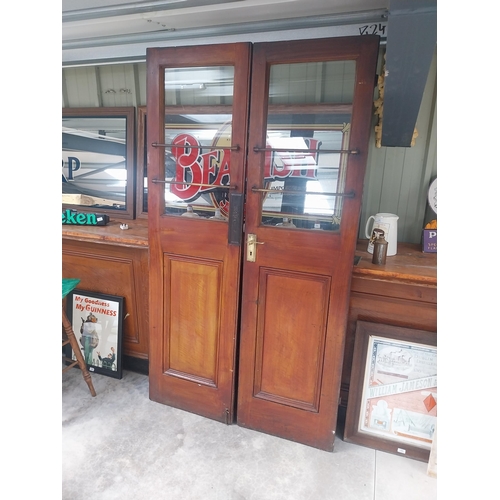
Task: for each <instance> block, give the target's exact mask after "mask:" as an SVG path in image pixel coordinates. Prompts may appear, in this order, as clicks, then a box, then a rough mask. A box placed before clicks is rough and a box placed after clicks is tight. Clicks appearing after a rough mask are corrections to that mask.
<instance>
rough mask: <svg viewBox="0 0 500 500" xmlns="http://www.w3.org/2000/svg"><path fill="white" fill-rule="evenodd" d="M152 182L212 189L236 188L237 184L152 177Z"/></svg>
mask: <svg viewBox="0 0 500 500" xmlns="http://www.w3.org/2000/svg"><path fill="white" fill-rule="evenodd" d="M151 182H152V183H153V184H181V185H183V186H198V187H206V188H214V189H237V186H214V185H213V184H198V183H196V182H186V181H162V180H160V179H153V180H152V181H151Z"/></svg>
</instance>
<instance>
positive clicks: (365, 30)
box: [359, 23, 387, 35]
mask: <svg viewBox="0 0 500 500" xmlns="http://www.w3.org/2000/svg"><path fill="white" fill-rule="evenodd" d="M386 28H387V26H386V25H385V24H381V23H375V24H365V25H364V26H360V28H359V34H360V35H385V29H386Z"/></svg>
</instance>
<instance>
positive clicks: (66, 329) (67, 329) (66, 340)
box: [62, 278, 96, 396]
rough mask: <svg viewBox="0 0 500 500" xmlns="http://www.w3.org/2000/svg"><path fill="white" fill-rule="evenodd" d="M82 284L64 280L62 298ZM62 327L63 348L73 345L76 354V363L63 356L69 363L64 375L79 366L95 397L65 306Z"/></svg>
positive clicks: (74, 280)
mask: <svg viewBox="0 0 500 500" xmlns="http://www.w3.org/2000/svg"><path fill="white" fill-rule="evenodd" d="M78 283H80V280H79V279H65V278H63V280H62V298H63V299H64V297H66V295H68V293H69V292H71V290H73V289H74V288H75V287H76V285H78ZM62 326H63V338H62V345H63V347H64V346H65V345H68V344H69V345H71V348H72V349H73V352H74V353H75V357H76V361H73V359H71V358H68V357H67V356H65V355H64V354H63V360H64V361H65V362H67V363H69V364H68V365H67V366H66V367H65V368H63V373H64V372H65V371H67V370H69V369H70V368H73V367H74V366H76V365H78V366H79V367H80V369H81V370H82V375H83V379H84V380H85V382H87V385H88V386H89V389H90V394H92V396H95V395H96V393H95V389H94V385H93V384H92V379H91V377H90V373H89V371H88V370H87V364H86V363H85V360H84V359H83V355H82V351H81V350H80V346H79V345H78V342H77V340H76V337H75V332H74V331H73V327H72V326H71V323H70V321H69V319H68V316H67V315H66V311H65V310H64V306H63V308H62Z"/></svg>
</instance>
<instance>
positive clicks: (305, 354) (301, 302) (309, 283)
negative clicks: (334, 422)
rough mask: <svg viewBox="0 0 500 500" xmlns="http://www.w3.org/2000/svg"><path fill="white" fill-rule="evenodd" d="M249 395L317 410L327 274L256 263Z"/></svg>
mask: <svg viewBox="0 0 500 500" xmlns="http://www.w3.org/2000/svg"><path fill="white" fill-rule="evenodd" d="M259 289H260V294H259V305H258V313H257V314H258V320H257V324H258V326H257V343H256V363H255V364H256V366H255V379H254V396H255V397H257V398H261V399H265V400H268V401H270V402H274V403H279V404H286V405H288V406H293V407H296V408H300V409H303V410H308V411H313V412H317V411H318V406H319V399H320V389H321V375H322V371H323V359H324V350H325V336H326V318H327V312H328V293H329V290H330V278H329V277H325V276H311V275H306V274H301V273H293V272H284V271H281V272H280V271H277V270H273V269H267V268H261V270H260V284H259Z"/></svg>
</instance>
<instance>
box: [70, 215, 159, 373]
mask: <svg viewBox="0 0 500 500" xmlns="http://www.w3.org/2000/svg"><path fill="white" fill-rule="evenodd" d="M123 222H125V223H126V224H128V226H129V229H126V230H123V229H120V224H121V223H123ZM62 275H63V278H80V280H81V281H80V284H79V286H78V288H79V289H81V290H87V291H90V292H97V293H104V294H109V295H116V296H119V297H123V298H124V319H123V354H124V358H123V360H124V364H123V366H124V368H131V367H132V366H134V367H136V368H137V371H143V372H144V371H147V359H148V349H149V347H148V346H149V326H148V325H149V317H148V315H149V313H148V311H149V300H148V295H149V279H148V278H149V269H148V228H147V225H146V224H144V223H138V222H137V221H116V220H112V221H110V222H109V223H108V224H107V225H106V226H73V225H67V226H66V225H63V226H62Z"/></svg>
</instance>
